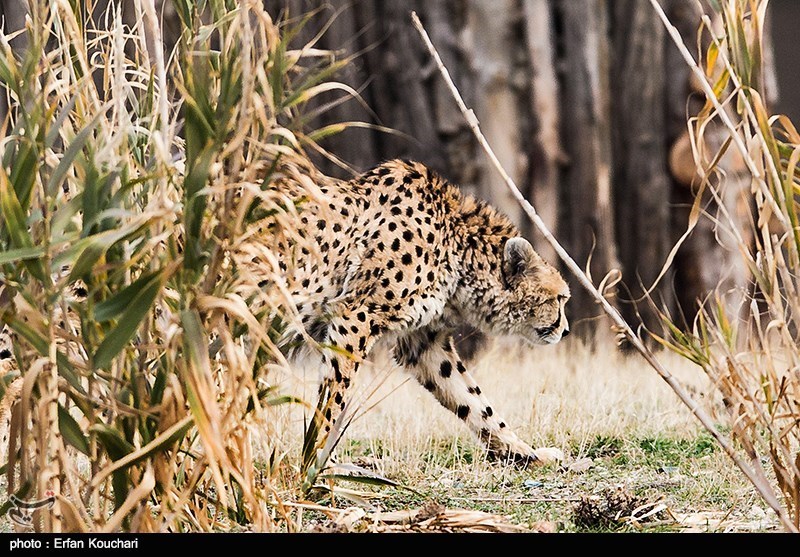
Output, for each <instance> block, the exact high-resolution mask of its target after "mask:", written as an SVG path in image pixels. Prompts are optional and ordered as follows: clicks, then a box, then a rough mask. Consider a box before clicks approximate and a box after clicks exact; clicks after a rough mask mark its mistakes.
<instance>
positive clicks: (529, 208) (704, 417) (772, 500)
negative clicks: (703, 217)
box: [411, 0, 798, 532]
mask: <svg viewBox="0 0 800 557" xmlns="http://www.w3.org/2000/svg"><path fill="white" fill-rule="evenodd" d="M651 1H652V0H651ZM411 21H412V23H413V24H414V27H416V29H417V31H419V34H420V36H421V37H422V40H423V41H424V43H425V46H426V47H427V48H428V51H429V52H430V54H431V56H432V57H433V60H434V62H435V63H436V66H437V68H438V69H439V72H440V73H441V74H442V77H443V78H444V81H445V83H446V84H447V87H448V89H449V90H450V93H451V94H452V96H453V99H454V100H455V101H456V104H457V105H458V108H459V110H461V113H462V114H463V115H464V118H465V119H466V121H467V124H468V125H469V127H470V129H471V130H472V132H473V134H474V135H475V137H476V139H477V140H478V143H479V144H480V145H481V147H482V148H483V150H484V152H485V153H486V155H487V156H488V157H489V159H490V160H491V161H492V164H493V165H494V167H495V168H496V169H497V171H498V172H499V173H500V176H501V177H502V178H503V181H504V182H505V184H506V187H507V188H508V189H509V191H510V192H511V194H512V195H513V196H514V198H515V199H516V200H517V202H518V203H519V204H520V206H521V207H522V209H523V210H524V211H525V213H526V214H527V215H528V218H530V220H531V222H533V224H534V225H535V226H536V228H537V229H538V230H539V232H540V233H541V234H542V236H544V238H545V239H546V240H547V241H548V243H549V244H550V245H551V246H552V247H553V249H554V250H555V252H556V253H557V254H558V256H559V257H560V258H561V260H562V261H563V262H564V263H565V264H566V266H567V268H568V269H569V270H570V271H571V272H572V274H573V275H575V277H576V278H577V279H578V281H579V282H580V283H581V284H582V285H583V287H584V288H586V290H587V291H588V292H589V293H590V294H591V295H592V296H593V297H594V299H595V301H597V303H598V304H600V307H602V308H603V311H604V312H605V313H606V314H607V315H608V316H609V317H610V318H611V320H612V321H613V322H614V324H615V325H616V326H617V327H619V329H620V330H621V331H622V332H623V333H624V334H625V336H626V337H627V338H628V340H629V341H630V343H631V345H632V346H633V347H634V348H635V349H636V350H637V351H638V352H639V353H640V354H641V355H642V356H643V357H644V359H645V360H646V361H647V363H648V364H649V365H650V367H652V368H653V369H654V370H655V371H656V372H657V373H658V374H659V375H660V376H661V378H662V379H663V380H664V381H665V382H666V383H667V384H668V385H669V386H670V388H671V389H672V390H673V391H674V392H675V394H676V395H677V396H678V398H679V399H680V400H681V402H683V403H684V404H685V405H686V407H687V408H688V409H689V410H690V411H691V412H692V414H693V415H694V416H695V417H696V418H697V419H698V420H699V421H700V423H701V424H702V425H703V427H704V428H705V429H706V430H707V431H708V432H709V433H710V434H711V436H712V437H713V438H714V439H715V440H716V441H717V443H718V444H719V445H720V447H722V449H723V450H724V451H725V452H726V453H727V454H728V456H729V457H730V458H731V460H733V461H734V463H735V464H736V466H738V467H739V469H740V470H741V471H742V472H743V473H744V475H745V476H746V477H747V479H748V480H750V482H751V483H752V484H753V486H754V487H755V488H756V491H758V493H759V495H760V496H761V498H762V499H764V502H766V503H767V505H769V506H770V508H772V510H774V511H775V513H776V514H777V515H778V517H779V518H780V520H781V523H782V524H783V526H784V528H786V530H787V531H789V532H798V529H797V528H796V527H795V526H794V524H793V523H792V521H791V519H790V518H789V517H788V515H787V514H786V511H785V510H784V509H783V507H781V504H780V502H779V501H778V499H777V498H776V496H775V494H774V492H773V491H772V489H771V488H770V486H769V485H766V484H765V483H764V482H763V481H761V479H760V478H759V477H758V475H757V474H756V472H755V471H754V470H752V469H751V468H750V467H749V466H748V465H747V463H746V462H745V461H744V460H743V459H742V458H740V456H739V455H738V454H737V453H736V450H735V449H734V447H733V444H732V443H731V441H730V440H729V439H728V438H727V437H725V436H724V435H722V434H721V433H720V432H719V431H718V430H717V428H716V427H714V422H713V420H712V418H711V416H710V415H709V414H708V413H707V412H706V411H705V410H704V409H703V408H702V407H701V406H700V405H699V404H698V403H697V402H696V401H695V400H694V399H692V397H691V395H689V393H688V392H687V391H686V390H685V389H684V388H683V387H682V386H681V385H680V383H678V381H677V380H676V379H675V378H674V377H673V375H672V374H671V373H670V372H669V371H668V370H667V369H666V368H664V366H662V365H661V362H659V361H658V359H657V358H656V357H655V354H653V352H652V351H651V350H650V349H649V348H647V346H646V345H645V344H644V343H643V342H642V340H641V339H640V338H639V336H638V335H637V334H636V333H635V332H634V331H633V329H632V328H631V326H630V325H628V322H627V321H625V319H624V318H623V317H622V315H621V314H620V313H619V311H617V309H616V308H615V307H614V306H612V305H611V304H610V303H609V302H608V300H606V298H605V297H604V296H603V295H602V293H601V292H600V291H599V290H598V289H597V288H595V286H594V285H593V284H592V282H591V281H590V280H589V277H587V276H586V274H585V273H584V272H583V270H582V269H581V268H580V266H578V264H577V263H576V262H575V260H574V259H572V257H571V256H570V255H569V253H567V251H566V250H565V249H564V248H563V247H562V246H561V244H560V243H559V242H558V240H556V239H555V237H554V236H553V234H552V233H551V232H550V230H549V229H548V228H547V225H545V223H544V221H543V220H542V219H541V217H540V216H539V215H538V213H537V212H536V210H535V209H534V207H533V205H531V203H530V202H529V201H528V200H527V199H525V197H524V196H523V195H522V193H521V192H520V190H519V188H518V187H517V185H516V184H515V183H514V181H513V180H512V179H511V177H510V176H509V175H508V173H507V172H506V171H505V169H504V168H503V165H502V164H500V161H499V160H498V159H497V156H496V155H495V153H494V151H493V150H492V147H491V146H490V145H489V143H488V141H486V138H485V137H484V135H483V133H482V132H481V130H480V126H479V123H478V119H477V117H476V116H475V113H474V112H473V111H472V110H471V109H469V108H467V106H466V104H464V100H463V99H462V97H461V94H460V93H459V91H458V88H457V87H456V86H455V84H454V83H453V80H452V79H451V78H450V73H449V72H448V71H447V68H446V67H445V66H444V63H443V62H442V59H441V57H440V56H439V53H438V52H437V51H436V48H435V47H434V46H433V43H432V42H431V39H430V37H429V36H428V33H427V32H426V31H425V28H424V27H423V26H422V22H421V21H420V20H419V17H418V16H417V14H416V12H411Z"/></svg>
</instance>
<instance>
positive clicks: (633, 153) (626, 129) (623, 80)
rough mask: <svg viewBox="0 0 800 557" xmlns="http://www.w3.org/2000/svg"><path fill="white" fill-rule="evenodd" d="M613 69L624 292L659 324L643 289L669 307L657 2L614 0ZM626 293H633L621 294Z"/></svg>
mask: <svg viewBox="0 0 800 557" xmlns="http://www.w3.org/2000/svg"><path fill="white" fill-rule="evenodd" d="M613 24H614V29H613V35H612V40H613V42H614V58H613V63H612V65H611V67H612V71H611V75H612V83H613V84H614V85H613V91H612V99H613V102H612V106H611V114H612V119H613V130H614V134H613V145H614V195H615V197H616V201H617V206H616V219H615V220H616V223H617V227H616V228H617V238H618V239H619V251H620V260H621V263H622V269H623V276H624V278H625V283H626V285H627V289H628V290H629V293H628V295H627V296H623V297H621V300H620V301H621V305H622V310H623V313H624V315H625V316H626V318H628V319H629V320H630V321H631V322H634V323H635V322H637V321H638V318H637V314H638V316H640V317H641V319H642V321H643V322H644V324H645V325H646V326H647V327H648V328H651V329H653V330H660V320H659V319H658V316H657V314H656V313H655V312H654V311H653V310H652V308H651V307H650V306H649V305H648V303H647V302H645V303H640V300H641V299H642V296H643V295H644V293H645V292H650V295H651V296H652V299H653V300H654V301H655V303H656V304H658V305H659V306H663V307H666V308H667V309H669V310H671V309H672V308H673V307H674V298H673V296H672V290H671V288H670V285H669V280H670V278H671V277H670V276H667V277H665V278H664V279H662V280H660V281H659V282H658V284H657V285H655V287H653V286H654V284H655V281H656V279H657V277H658V275H659V272H660V271H661V269H662V267H663V266H664V264H665V262H666V260H667V256H668V254H669V251H670V247H671V240H672V237H671V236H672V234H671V227H670V225H671V219H670V201H671V195H670V193H671V181H670V178H669V176H668V174H667V166H666V164H665V161H666V160H667V142H666V137H665V136H664V129H665V116H664V113H665V101H666V90H665V87H666V83H665V82H666V79H667V76H666V74H665V72H664V67H665V66H664V52H665V44H666V43H665V40H664V27H663V25H662V23H661V21H660V20H659V19H658V16H657V15H656V13H655V12H654V11H653V8H652V6H650V4H649V3H647V2H639V1H637V0H618V1H615V2H614V3H613ZM622 298H628V299H627V300H623V299H622Z"/></svg>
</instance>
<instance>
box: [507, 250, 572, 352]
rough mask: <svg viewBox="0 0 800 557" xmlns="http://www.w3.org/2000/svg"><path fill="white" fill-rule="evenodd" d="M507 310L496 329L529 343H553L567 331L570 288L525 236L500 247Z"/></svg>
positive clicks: (565, 334) (567, 332) (566, 333)
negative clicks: (565, 310) (566, 309)
mask: <svg viewBox="0 0 800 557" xmlns="http://www.w3.org/2000/svg"><path fill="white" fill-rule="evenodd" d="M502 272H503V279H504V282H505V285H504V286H505V292H504V297H505V298H506V300H505V301H506V303H507V306H506V308H505V310H506V311H504V312H503V314H504V315H503V323H497V324H496V325H499V327H498V328H501V329H504V330H503V331H498V332H504V333H506V334H514V335H517V336H521V337H522V338H524V339H525V340H527V341H528V342H530V343H532V344H555V343H556V342H558V341H559V340H561V339H562V338H564V337H565V336H567V335H568V334H569V323H567V316H566V314H565V313H564V306H565V305H566V303H567V300H569V296H570V293H569V287H568V286H567V283H566V282H565V281H564V279H563V278H562V277H561V274H560V273H559V272H558V271H557V270H556V269H555V268H554V267H552V266H551V265H550V264H549V263H547V262H546V261H544V260H543V259H542V258H541V257H540V256H539V254H537V253H536V252H535V251H534V249H533V246H531V244H530V242H528V240H526V239H524V238H511V239H509V240H507V241H506V244H505V248H504V250H503V267H502Z"/></svg>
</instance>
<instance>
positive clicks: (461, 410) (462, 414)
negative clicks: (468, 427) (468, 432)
mask: <svg viewBox="0 0 800 557" xmlns="http://www.w3.org/2000/svg"><path fill="white" fill-rule="evenodd" d="M456 414H458V417H459V418H461V419H462V420H466V419H467V416H469V406H459V407H458V408H456Z"/></svg>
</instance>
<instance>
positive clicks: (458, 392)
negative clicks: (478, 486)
mask: <svg viewBox="0 0 800 557" xmlns="http://www.w3.org/2000/svg"><path fill="white" fill-rule="evenodd" d="M394 355H395V360H396V361H397V362H398V363H399V364H400V365H402V366H403V367H404V368H405V369H406V370H407V371H408V372H409V373H411V374H412V375H414V377H416V378H417V380H418V381H419V382H420V383H421V384H422V385H423V386H424V387H425V388H426V389H427V390H428V391H430V392H431V393H433V395H434V396H435V397H436V398H437V399H438V400H439V402H440V403H441V404H442V406H444V407H445V408H447V409H448V410H450V411H451V412H453V413H455V414H456V415H457V416H458V417H459V418H460V419H461V420H463V421H464V422H466V424H467V426H469V428H470V430H472V432H473V433H474V434H475V435H477V436H478V438H479V439H480V440H481V441H482V442H483V443H484V445H485V446H486V448H487V449H488V451H489V454H490V456H491V457H493V458H499V459H504V460H505V459H509V460H513V461H514V462H515V463H517V464H520V465H523V466H525V465H529V464H547V463H550V462H554V461H558V460H561V459H562V458H563V453H562V452H561V451H560V450H559V449H555V448H540V449H532V448H531V447H530V446H529V445H528V444H526V443H524V442H523V441H522V440H520V439H519V437H517V435H516V434H515V433H514V432H513V431H511V430H510V429H509V428H508V426H507V425H506V423H505V422H504V421H503V420H502V419H501V418H500V416H499V415H498V414H497V412H496V411H495V410H494V409H493V408H492V406H491V405H490V404H489V401H488V400H487V399H486V396H485V395H484V394H483V393H482V392H481V389H480V387H478V384H477V383H476V382H475V379H473V377H472V376H471V375H470V374H469V372H467V369H466V367H465V366H464V364H463V363H462V362H461V359H460V358H459V357H458V354H457V353H456V351H455V349H454V348H453V342H452V336H451V334H450V333H449V332H447V331H433V330H429V331H420V332H415V333H412V334H411V335H408V336H406V337H404V338H402V339H401V340H400V341H399V342H398V344H397V346H396V347H395V350H394Z"/></svg>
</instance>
